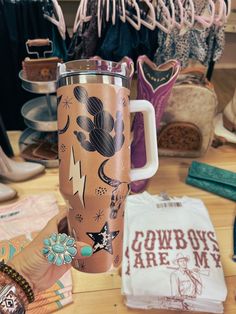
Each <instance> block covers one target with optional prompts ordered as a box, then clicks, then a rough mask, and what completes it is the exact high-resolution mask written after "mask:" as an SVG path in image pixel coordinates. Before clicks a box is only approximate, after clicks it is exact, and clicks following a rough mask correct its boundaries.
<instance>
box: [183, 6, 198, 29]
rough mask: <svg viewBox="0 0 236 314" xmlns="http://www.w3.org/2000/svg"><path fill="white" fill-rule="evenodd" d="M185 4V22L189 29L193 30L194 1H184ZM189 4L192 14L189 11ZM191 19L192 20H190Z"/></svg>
mask: <svg viewBox="0 0 236 314" xmlns="http://www.w3.org/2000/svg"><path fill="white" fill-rule="evenodd" d="M182 3H183V22H184V24H185V25H186V26H188V27H189V28H192V27H193V25H194V22H195V6H194V2H193V0H184V1H183V0H182ZM188 4H189V7H190V12H189V10H188V9H187V5H188ZM189 17H190V19H189Z"/></svg>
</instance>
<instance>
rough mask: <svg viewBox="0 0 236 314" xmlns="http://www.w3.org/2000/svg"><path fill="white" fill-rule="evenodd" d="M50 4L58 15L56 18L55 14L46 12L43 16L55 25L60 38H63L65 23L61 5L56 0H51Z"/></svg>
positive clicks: (64, 36) (64, 37) (64, 35)
mask: <svg viewBox="0 0 236 314" xmlns="http://www.w3.org/2000/svg"><path fill="white" fill-rule="evenodd" d="M52 4H53V7H54V9H55V11H56V14H57V16H58V19H57V18H56V17H55V16H48V15H47V14H44V17H45V18H46V19H47V20H48V21H50V22H51V23H53V24H54V25H56V27H57V28H58V31H59V33H60V35H61V37H62V39H63V40H65V39H66V23H65V19H64V15H63V12H62V9H61V6H60V5H59V4H58V2H57V0H52Z"/></svg>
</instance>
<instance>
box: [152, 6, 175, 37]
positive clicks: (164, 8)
mask: <svg viewBox="0 0 236 314" xmlns="http://www.w3.org/2000/svg"><path fill="white" fill-rule="evenodd" d="M153 3H154V4H153V5H154V7H155V8H156V10H157V8H158V7H161V8H162V11H163V19H164V21H165V23H166V24H167V27H165V26H163V25H162V24H161V23H159V22H158V21H157V20H156V27H158V28H160V29H161V30H162V31H163V32H165V33H168V34H169V33H170V31H171V30H172V28H173V25H172V23H171V16H170V11H169V10H168V8H167V6H166V5H165V3H164V1H163V0H154V1H153Z"/></svg>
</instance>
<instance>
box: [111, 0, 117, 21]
mask: <svg viewBox="0 0 236 314" xmlns="http://www.w3.org/2000/svg"><path fill="white" fill-rule="evenodd" d="M112 1H113V7H112V18H111V20H112V24H113V25H115V24H116V0H112Z"/></svg>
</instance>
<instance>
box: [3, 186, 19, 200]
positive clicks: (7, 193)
mask: <svg viewBox="0 0 236 314" xmlns="http://www.w3.org/2000/svg"><path fill="white" fill-rule="evenodd" d="M16 194H17V193H16V190H14V189H12V188H11V187H10V186H7V185H5V184H2V183H0V202H4V201H9V200H11V199H12V198H14V197H15V196H16Z"/></svg>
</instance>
